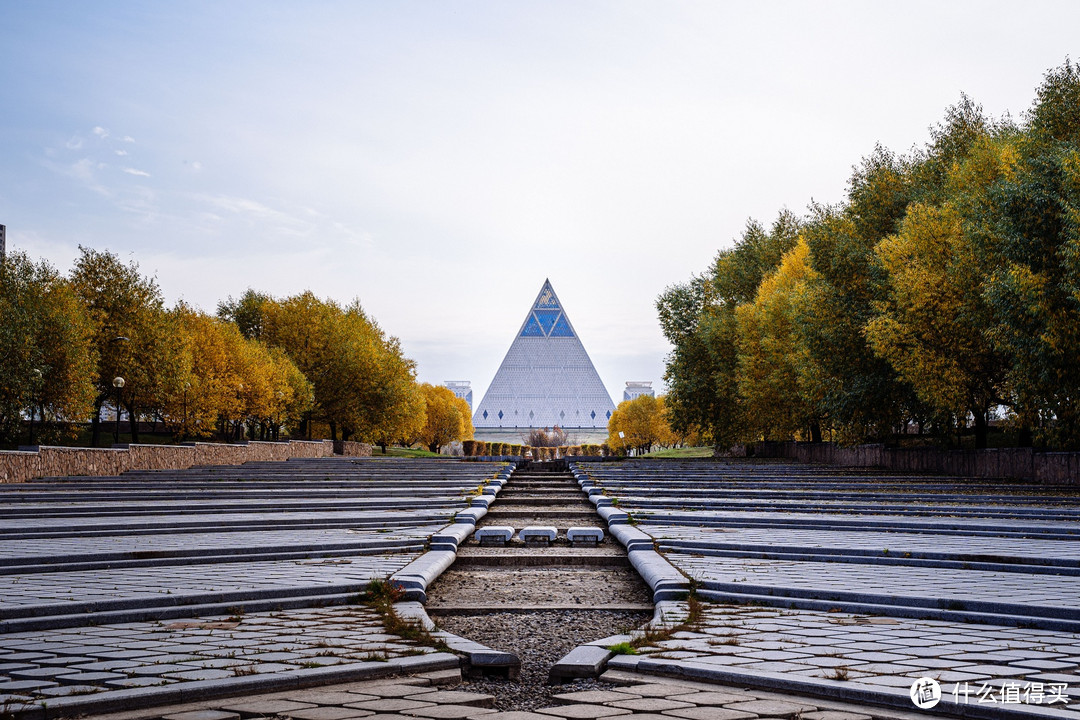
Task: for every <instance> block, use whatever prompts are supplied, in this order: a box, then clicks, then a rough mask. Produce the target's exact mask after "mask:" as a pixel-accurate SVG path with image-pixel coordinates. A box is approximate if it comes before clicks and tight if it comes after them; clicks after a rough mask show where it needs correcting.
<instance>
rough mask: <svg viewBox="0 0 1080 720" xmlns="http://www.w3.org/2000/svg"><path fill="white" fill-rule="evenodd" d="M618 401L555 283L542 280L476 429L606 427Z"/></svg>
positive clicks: (481, 409) (475, 423)
mask: <svg viewBox="0 0 1080 720" xmlns="http://www.w3.org/2000/svg"><path fill="white" fill-rule="evenodd" d="M614 410H615V404H614V403H613V402H611V396H610V395H608V392H607V389H606V388H605V387H604V383H603V382H601V381H600V375H599V373H597V372H596V368H594V367H593V364H592V360H591V359H589V354H588V353H587V352H585V346H584V345H582V344H581V340H580V339H578V336H577V333H576V332H575V331H574V326H573V325H571V324H570V318H568V317H567V316H566V312H565V309H564V308H563V306H562V303H560V302H559V298H558V297H557V296H556V295H555V291H554V290H553V289H552V287H551V283H550V282H549V281H547V280H545V281H544V286H543V287H542V288H541V289H540V294H539V295H537V296H536V302H534V303H533V305H532V307H531V308H530V309H529V314H528V315H527V316H526V318H525V322H523V323H522V324H521V329H520V330H518V333H517V336H516V337H515V338H514V342H513V343H512V344H511V345H510V350H509V351H507V353H506V357H505V358H503V361H502V365H500V366H499V371H498V372H497V373H495V379H494V380H492V381H491V385H490V386H489V387H488V390H487V393H485V394H484V399H483V400H481V401H480V405H478V406H477V408H476V414H475V415H474V416H473V426H474V427H476V428H500V427H502V428H550V427H552V426H554V425H558V426H559V427H562V428H606V427H607V423H608V419H609V418H610V417H611V413H612V412H613V411H614Z"/></svg>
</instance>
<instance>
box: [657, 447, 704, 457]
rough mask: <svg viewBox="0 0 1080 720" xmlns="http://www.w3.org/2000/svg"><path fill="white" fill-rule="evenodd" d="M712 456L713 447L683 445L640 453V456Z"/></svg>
mask: <svg viewBox="0 0 1080 720" xmlns="http://www.w3.org/2000/svg"><path fill="white" fill-rule="evenodd" d="M712 456H713V449H712V448H711V447H683V448H665V449H663V450H656V451H654V452H651V453H648V454H646V455H642V456H641V457H647V458H711V457H712Z"/></svg>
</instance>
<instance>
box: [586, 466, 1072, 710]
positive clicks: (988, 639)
mask: <svg viewBox="0 0 1080 720" xmlns="http://www.w3.org/2000/svg"><path fill="white" fill-rule="evenodd" d="M585 467H586V469H587V471H588V473H589V480H590V481H591V483H593V484H594V485H595V487H597V488H600V489H602V491H603V494H604V495H606V496H607V497H609V498H611V499H612V500H614V501H617V505H618V510H620V511H624V512H626V513H629V514H630V518H631V519H632V520H633V521H634V522H635V525H636V528H637V530H638V531H641V532H644V533H645V534H646V535H648V536H651V537H652V538H654V540H655V541H656V542H655V547H656V548H657V549H658V550H659V551H660V552H661V553H662V554H663V558H664V559H665V560H666V561H667V562H668V563H670V564H671V565H673V566H674V567H675V568H677V569H678V571H680V572H681V573H683V574H684V575H686V576H687V577H688V578H690V579H691V580H692V581H694V582H695V584H696V586H697V589H698V595H699V597H700V598H701V599H702V600H703V602H702V608H703V609H702V616H701V618H700V619H699V621H698V622H697V623H696V624H694V625H693V626H692V627H689V628H684V629H683V631H681V632H678V633H676V634H675V635H674V636H671V637H668V638H666V639H665V638H664V637H663V636H660V639H655V638H654V639H653V640H649V639H648V638H643V637H639V639H638V640H637V642H638V643H640V644H643V646H642V647H641V648H640V649H639V652H640V654H638V655H621V656H617V657H615V658H614V659H612V660H611V662H610V664H609V667H614V668H619V669H633V670H636V671H638V672H643V673H661V674H675V675H683V676H693V677H697V678H709V679H711V680H713V681H716V682H723V683H730V684H745V685H746V686H756V687H762V686H767V687H772V688H785V689H788V690H790V691H793V692H801V693H809V694H825V695H829V696H833V697H849V698H854V699H859V700H862V701H866V702H886V703H888V702H892V703H894V704H897V706H904V707H906V708H911V707H913V705H912V701H911V699H910V697H909V693H910V690H911V685H912V683H913V682H915V681H916V680H918V679H919V678H921V677H929V678H932V679H935V680H936V681H938V682H939V683H940V684H941V686H942V689H943V690H944V691H945V693H946V695H950V694H951V695H950V697H951V699H949V698H946V701H945V702H944V704H943V705H942V708H943V709H944V708H949V709H951V710H952V711H954V712H966V713H972V712H975V711H973V710H965V709H963V708H958V707H956V706H957V705H963V704H966V703H965V701H966V700H968V699H972V703H973V704H974V705H977V706H979V708H981V710H985V709H986V708H990V707H992V706H993V698H994V697H995V693H996V697H997V698H998V707H997V712H998V715H1001V714H1002V713H1004V714H1009V713H1011V714H1013V715H1018V716H1019V715H1025V714H1026V715H1028V716H1030V715H1038V714H1040V712H1046V713H1050V715H1049V716H1053V717H1070V718H1072V717H1075V718H1080V603H1078V598H1080V523H1078V522H1077V519H1078V518H1080V495H1078V493H1077V490H1076V489H1075V488H1045V487H1033V486H1030V485H1021V484H1011V483H1009V482H1005V481H1003V482H1001V483H993V484H991V483H985V482H973V483H971V484H970V485H967V484H965V483H964V482H957V481H956V480H955V479H950V480H948V481H946V480H945V479H941V478H920V477H911V478H907V479H902V478H897V477H896V476H878V475H875V474H874V473H872V472H865V471H850V470H849V471H841V472H837V471H835V470H833V469H830V468H820V467H818V468H808V467H807V466H803V465H791V464H786V463H772V462H766V463H756V462H742V461H718V462H711V463H708V462H705V463H671V464H667V463H655V462H653V463H648V462H643V461H641V462H634V461H631V462H625V463H619V464H618V467H616V466H614V465H610V464H602V465H586V466H585ZM898 480H899V481H900V482H898ZM741 483H743V484H742V485H741ZM905 483H906V484H905ZM740 488H742V489H747V491H746V492H745V493H741V492H740ZM748 488H753V489H752V490H748ZM840 488H843V490H842V491H841V490H840ZM685 611H686V609H685V607H684V608H683V614H685ZM1038 628H1043V629H1038ZM974 698H981V699H982V701H981V702H976V700H974ZM1006 700H1007V701H1008V702H1006ZM950 703H951V705H950Z"/></svg>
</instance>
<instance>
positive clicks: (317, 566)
mask: <svg viewBox="0 0 1080 720" xmlns="http://www.w3.org/2000/svg"><path fill="white" fill-rule="evenodd" d="M502 467H503V466H501V465H499V464H493V463H460V462H443V461H430V462H428V461H411V460H409V461H395V460H364V461H358V460H354V459H335V458H328V459H318V460H300V461H298V460H290V461H287V462H272V463H248V464H247V465H245V466H242V467H239V468H230V467H213V468H191V469H189V470H183V471H157V472H152V471H145V472H131V473H126V474H125V475H123V476H120V477H106V478H86V477H75V478H50V479H44V480H41V481H36V482H31V483H26V484H19V485H5V486H0V540H2V542H0V707H3V708H7V709H9V710H11V709H19V708H28V709H32V708H40V707H42V706H48V707H51V708H54V709H55V712H61V711H62V709H63V708H64V707H65V703H67V707H72V708H76V709H78V708H83V709H85V708H94V707H98V706H100V705H101V704H102V703H104V704H105V705H107V704H108V703H109V702H112V701H113V700H111V699H115V700H116V701H118V702H126V703H131V704H140V703H141V704H147V705H152V704H155V703H161V702H166V701H168V700H169V698H173V699H176V698H179V697H181V695H183V696H185V697H191V696H198V695H199V694H203V695H205V694H207V693H214V692H218V693H220V692H225V691H228V689H229V688H230V687H235V688H239V689H240V690H241V691H242V690H243V688H245V687H249V686H250V687H253V688H256V687H259V688H261V687H267V686H268V685H266V684H265V683H264V681H263V678H270V685H273V686H280V685H281V683H286V684H287V683H293V684H297V683H299V684H324V683H326V682H332V681H334V680H335V679H337V680H340V679H347V678H350V677H366V676H377V675H380V674H385V673H387V672H394V671H395V670H396V671H402V670H407V669H409V668H411V667H429V668H430V667H437V666H440V665H442V666H447V667H457V665H458V663H459V658H458V657H457V656H455V655H450V654H447V653H444V652H437V651H436V650H435V649H434V648H432V647H430V646H425V645H421V644H417V643H416V642H412V641H406V640H403V639H402V638H400V637H398V636H395V635H391V634H387V633H386V632H385V631H384V630H383V628H382V622H381V620H380V618H379V617H378V616H377V615H376V614H375V612H374V611H373V610H371V609H369V608H367V607H364V606H358V605H356V604H355V602H356V600H357V598H358V597H359V593H360V592H361V591H362V590H363V589H364V587H365V586H366V585H367V584H368V582H369V581H370V580H372V579H376V578H386V577H389V576H390V575H392V574H393V573H395V572H397V571H400V570H401V569H402V568H405V567H406V566H409V564H410V563H412V562H413V561H414V560H416V559H417V558H418V557H420V556H421V555H422V554H424V553H425V552H426V550H427V549H428V544H429V540H430V538H431V537H432V536H433V535H434V534H436V533H438V532H439V531H441V530H443V529H445V528H447V527H448V525H450V524H451V523H453V521H454V519H455V516H457V515H460V514H462V513H463V512H464V511H469V512H471V513H473V514H474V515H475V514H478V513H479V514H482V512H483V511H484V509H483V508H484V506H483V505H481V506H479V507H478V506H477V505H476V502H477V500H476V498H477V497H478V496H479V494H480V493H481V491H482V490H483V486H484V485H485V484H486V483H488V482H489V481H490V480H491V479H492V478H493V477H495V475H496V473H497V472H499V471H500V470H501V469H502ZM465 514H466V515H467V514H468V513H465ZM275 683H277V685H274V684H275ZM95 703H98V705H95ZM51 712H52V711H51Z"/></svg>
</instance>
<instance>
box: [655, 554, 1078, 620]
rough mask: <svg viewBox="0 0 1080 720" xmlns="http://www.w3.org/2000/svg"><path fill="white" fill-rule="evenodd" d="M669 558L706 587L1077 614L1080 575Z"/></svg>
mask: <svg viewBox="0 0 1080 720" xmlns="http://www.w3.org/2000/svg"><path fill="white" fill-rule="evenodd" d="M667 558H668V560H669V561H670V562H671V563H673V564H674V565H675V566H676V567H678V568H679V569H680V570H682V571H683V572H684V573H686V574H687V575H688V576H689V577H691V578H693V579H696V580H699V581H702V582H703V584H705V586H707V587H709V588H710V589H712V588H714V587H716V588H720V587H722V588H723V589H725V590H732V589H734V590H735V591H744V592H747V593H749V592H752V591H751V590H744V589H743V588H746V587H753V588H754V589H755V590H757V591H761V590H766V591H772V590H775V589H778V588H783V589H784V590H789V591H790V590H813V591H815V592H816V594H817V595H820V596H823V597H828V596H834V595H835V594H836V593H841V592H842V593H851V594H853V595H863V596H869V595H873V596H894V597H908V598H922V599H925V600H932V601H938V600H940V601H942V602H943V603H945V604H947V606H948V607H949V609H953V610H963V609H965V608H967V607H968V606H970V605H971V604H972V603H973V601H976V600H977V601H978V602H980V603H995V604H1008V605H1012V606H1020V607H1012V608H1010V610H1011V611H1012V612H1015V613H1017V614H1023V613H1034V612H1038V610H1037V609H1036V608H1053V609H1056V610H1059V611H1062V612H1060V613H1059V614H1058V616H1065V617H1071V618H1080V606H1078V604H1077V598H1080V577H1077V576H1072V577H1061V576H1057V575H1028V574H1025V573H1018V572H987V571H982V570H964V571H953V570H940V569H937V568H925V567H911V566H902V565H888V566H881V565H863V564H859V563H854V562H843V563H839V562H810V561H805V560H758V559H743V558H728V557H707V556H703V557H697V556H695V555H693V554H691V553H675V552H671V553H668V554H667Z"/></svg>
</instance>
